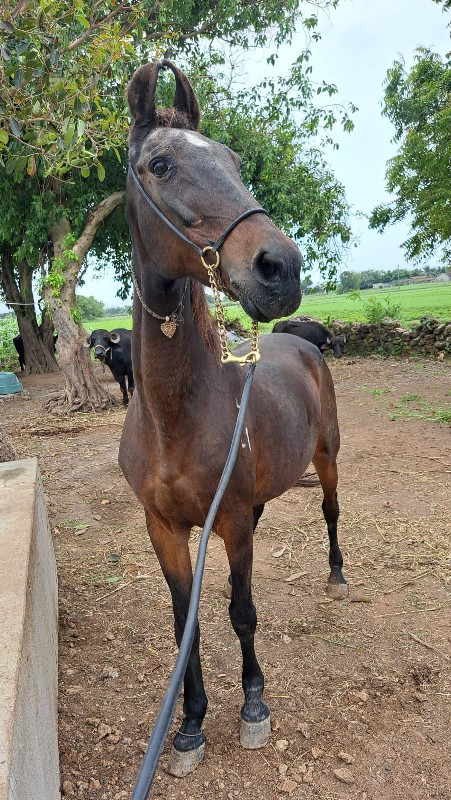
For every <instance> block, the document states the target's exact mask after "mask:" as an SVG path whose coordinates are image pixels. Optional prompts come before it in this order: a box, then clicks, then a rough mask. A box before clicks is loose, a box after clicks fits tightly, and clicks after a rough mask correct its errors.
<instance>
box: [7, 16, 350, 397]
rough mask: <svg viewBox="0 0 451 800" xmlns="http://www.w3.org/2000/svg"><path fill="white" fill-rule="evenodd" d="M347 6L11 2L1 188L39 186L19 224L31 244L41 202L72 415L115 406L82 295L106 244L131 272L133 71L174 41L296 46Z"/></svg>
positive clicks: (40, 239)
mask: <svg viewBox="0 0 451 800" xmlns="http://www.w3.org/2000/svg"><path fill="white" fill-rule="evenodd" d="M337 2H338V0H317V1H315V0H310V2H309V0H304V2H302V3H299V2H298V0H284V2H281V3H274V2H273V0H259V2H257V0H238V2H232V0H217V2H215V3H212V2H207V0H200V2H198V3H195V4H192V3H186V1H185V0H174V2H173V3H171V4H166V3H165V4H156V5H155V4H154V3H153V2H151V1H150V0H142V1H141V2H138V3H131V1H130V2H128V0H124V2H120V3H117V2H114V0H110V2H105V3H102V4H99V3H98V2H92V0H91V1H90V0H77V2H76V3H75V4H68V3H67V2H66V0H54V2H52V3H51V4H50V3H48V2H44V0H41V1H40V2H37V3H35V4H30V3H27V2H25V3H24V2H20V3H18V4H15V3H12V2H11V1H10V0H7V2H6V4H4V6H3V10H2V19H1V20H0V31H1V36H2V40H3V41H2V46H1V49H0V69H1V71H2V75H1V77H2V90H1V92H0V126H1V127H0V156H1V157H2V159H3V160H2V164H3V167H2V173H3V174H2V180H6V182H8V181H11V182H14V183H15V185H16V190H18V192H19V193H23V194H26V191H25V190H26V188H27V187H28V185H31V186H33V187H34V192H33V199H32V201H31V202H30V203H29V204H28V206H27V208H26V209H24V213H23V214H22V217H24V219H23V220H22V219H21V220H20V225H19V226H16V227H22V229H25V233H26V238H28V239H29V237H28V236H27V230H28V229H27V226H26V225H25V221H27V222H28V223H30V222H31V221H32V220H34V216H33V214H34V210H33V206H34V205H37V207H38V209H39V214H38V220H39V221H40V223H41V224H40V229H39V231H37V230H36V231H35V233H36V236H35V241H34V242H33V246H32V247H30V249H29V253H28V261H27V264H28V267H29V268H30V269H31V270H32V271H33V270H36V269H40V270H41V273H42V274H41V290H42V293H43V295H44V297H45V301H46V304H47V306H48V308H49V309H50V312H51V315H52V318H53V321H54V323H55V326H56V328H57V331H58V345H57V347H58V353H59V363H60V366H61V367H62V369H63V371H64V372H65V375H66V391H65V397H64V403H65V407H68V408H69V409H81V408H102V407H104V406H105V405H107V404H108V403H109V402H110V399H109V397H108V395H107V394H106V392H105V390H104V389H103V387H102V386H101V385H100V384H99V383H98V382H97V381H96V379H95V377H94V375H93V372H92V369H91V365H90V361H89V358H88V354H87V352H86V350H85V349H84V348H83V347H82V338H83V336H84V331H83V328H82V326H81V321H80V317H79V314H78V313H77V308H76V301H75V286H76V282H77V278H78V276H79V274H80V270H81V269H82V265H83V262H84V260H85V258H86V255H87V253H88V251H89V250H90V249H91V251H93V252H99V250H100V243H102V244H104V245H105V246H104V248H103V253H104V254H105V253H108V254H110V255H111V256H112V260H113V262H114V266H115V268H116V269H117V270H121V271H122V273H123V274H126V273H125V264H126V252H127V248H128V247H129V245H128V236H127V233H126V231H125V224H124V221H123V213H122V212H119V211H117V209H119V207H120V205H121V204H122V201H123V191H122V190H123V185H124V175H125V164H126V158H125V142H126V133H127V112H126V109H125V106H124V99H123V94H124V85H125V83H126V81H127V79H128V78H129V77H130V76H131V74H132V72H133V70H134V69H135V68H136V66H138V65H139V63H141V62H143V61H146V60H149V58H154V57H159V56H160V55H161V54H162V53H163V52H164V51H165V50H166V48H167V47H168V44H170V46H171V48H172V49H173V50H174V51H178V52H182V51H183V52H184V53H185V57H186V59H187V60H188V62H189V61H190V60H191V61H192V62H193V63H196V62H199V60H200V55H201V53H202V52H203V50H202V48H201V46H200V44H199V42H200V40H201V37H203V39H202V41H205V37H208V38H209V39H210V40H211V39H213V38H214V37H223V38H224V37H225V38H227V40H228V41H229V42H230V43H232V44H240V45H241V46H242V47H247V46H249V45H258V46H262V45H263V44H265V43H267V42H268V35H270V36H275V44H276V45H277V44H278V43H280V42H281V41H283V40H287V39H289V38H290V36H291V33H292V31H293V30H294V26H295V23H296V21H297V20H298V19H300V18H301V19H303V22H304V24H305V26H306V28H307V29H309V30H311V31H313V34H312V35H313V36H314V35H315V34H314V30H315V26H316V23H317V19H316V17H315V15H314V13H311V11H310V7H313V9H315V7H318V6H329V7H330V6H335V5H336V4H337ZM268 32H269V34H268ZM149 53H150V54H149ZM215 60H216V61H218V60H220V58H219V57H218V56H217V55H212V56H211V61H213V62H214V61H215ZM210 63H211V62H210ZM304 83H305V79H304ZM307 84H308V81H307ZM36 187H37V188H36ZM331 191H333V188H332V189H331ZM115 210H116V211H115ZM41 212H42V214H41ZM113 216H114V225H113V224H112V218H113ZM25 218H26V220H25ZM22 222H23V223H24V224H22ZM34 227H37V226H34ZM3 232H5V228H4V231H3ZM94 237H95V238H94ZM13 238H14V237H13ZM0 245H1V248H2V249H1V254H2V264H3V255H4V254H5V253H6V254H7V255H8V253H9V258H10V260H11V261H12V269H13V272H14V276H15V278H16V283H20V280H19V277H18V273H19V267H18V264H19V257H18V251H19V250H20V247H17V246H13V247H11V242H10V241H9V238H8V236H7V235H4V236H3V238H2V239H0ZM22 249H23V248H22ZM2 270H3V266H2ZM55 399H56V398H52V402H53V400H55Z"/></svg>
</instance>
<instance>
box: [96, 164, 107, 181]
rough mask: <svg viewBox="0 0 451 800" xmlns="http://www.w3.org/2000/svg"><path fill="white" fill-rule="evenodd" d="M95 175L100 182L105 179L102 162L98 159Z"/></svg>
mask: <svg viewBox="0 0 451 800" xmlns="http://www.w3.org/2000/svg"><path fill="white" fill-rule="evenodd" d="M97 177H98V179H99V181H100V183H102V181H103V180H105V169H104V167H103V164H101V163H100V161H99V163H98V164H97Z"/></svg>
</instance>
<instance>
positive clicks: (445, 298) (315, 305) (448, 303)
mask: <svg viewBox="0 0 451 800" xmlns="http://www.w3.org/2000/svg"><path fill="white" fill-rule="evenodd" d="M373 298H374V299H377V300H379V301H381V302H382V303H383V302H384V300H385V298H388V299H389V302H390V304H391V305H399V307H400V309H399V313H398V315H397V316H398V318H399V320H400V322H401V323H402V324H403V325H404V326H405V327H409V326H412V325H414V324H415V323H417V322H419V320H420V318H421V317H423V316H427V315H430V316H433V317H435V318H436V319H439V320H442V321H447V320H450V319H451V283H443V284H440V283H432V284H431V283H423V284H418V285H416V286H399V287H396V288H393V289H365V290H364V291H361V292H360V298H359V299H358V300H353V299H352V297H351V296H350V295H349V294H333V293H331V294H308V295H304V297H303V298H302V302H301V305H300V307H299V309H298V311H296V312H295V313H296V314H298V313H301V314H307V315H309V316H312V317H317V318H318V319H321V320H322V321H323V322H325V323H326V324H327V323H328V322H329V321H330V320H333V319H341V320H343V322H364V321H365V309H364V305H365V303H368V301H369V300H370V299H373ZM225 314H226V317H227V318H228V319H233V318H234V317H238V319H239V320H240V322H241V324H243V325H245V326H246V327H247V325H248V321H247V317H246V315H245V313H244V311H242V309H241V308H240V307H239V306H238V305H233V304H230V305H229V306H228V307H227V308H226V309H225ZM273 324H274V323H273V322H272V323H270V324H268V325H266V324H264V325H261V326H260V327H261V330H262V331H265V330H266V331H268V330H271V329H272V326H273Z"/></svg>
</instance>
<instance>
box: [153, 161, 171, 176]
mask: <svg viewBox="0 0 451 800" xmlns="http://www.w3.org/2000/svg"><path fill="white" fill-rule="evenodd" d="M150 169H151V171H152V172H153V174H154V175H156V176H157V178H162V177H163V175H166V173H167V171H168V169H169V164H167V163H166V161H161V160H158V161H154V162H153V164H151V165H150Z"/></svg>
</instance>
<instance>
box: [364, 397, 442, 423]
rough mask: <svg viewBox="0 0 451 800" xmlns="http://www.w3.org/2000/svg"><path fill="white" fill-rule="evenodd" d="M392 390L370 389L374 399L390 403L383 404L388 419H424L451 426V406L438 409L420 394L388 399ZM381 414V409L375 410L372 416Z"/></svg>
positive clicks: (372, 411)
mask: <svg viewBox="0 0 451 800" xmlns="http://www.w3.org/2000/svg"><path fill="white" fill-rule="evenodd" d="M390 391H391V390H389V389H370V390H369V393H370V394H371V395H372V396H373V397H381V398H382V397H383V398H384V400H386V399H388V402H383V401H382V402H383V406H384V407H385V410H386V411H387V412H388V418H389V419H390V420H391V421H392V422H393V421H394V420H397V419H405V420H412V419H422V420H426V421H427V422H436V423H438V424H439V425H450V424H451V406H450V405H449V404H448V407H447V408H436V407H434V405H432V404H431V403H430V402H427V401H426V400H423V398H422V397H420V395H419V394H415V393H414V392H409V393H408V394H404V395H402V396H401V397H398V398H393V397H390V398H386V397H384V395H385V396H386V395H388V394H389V393H390ZM377 413H379V409H377V408H374V409H372V410H371V411H370V414H377Z"/></svg>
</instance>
